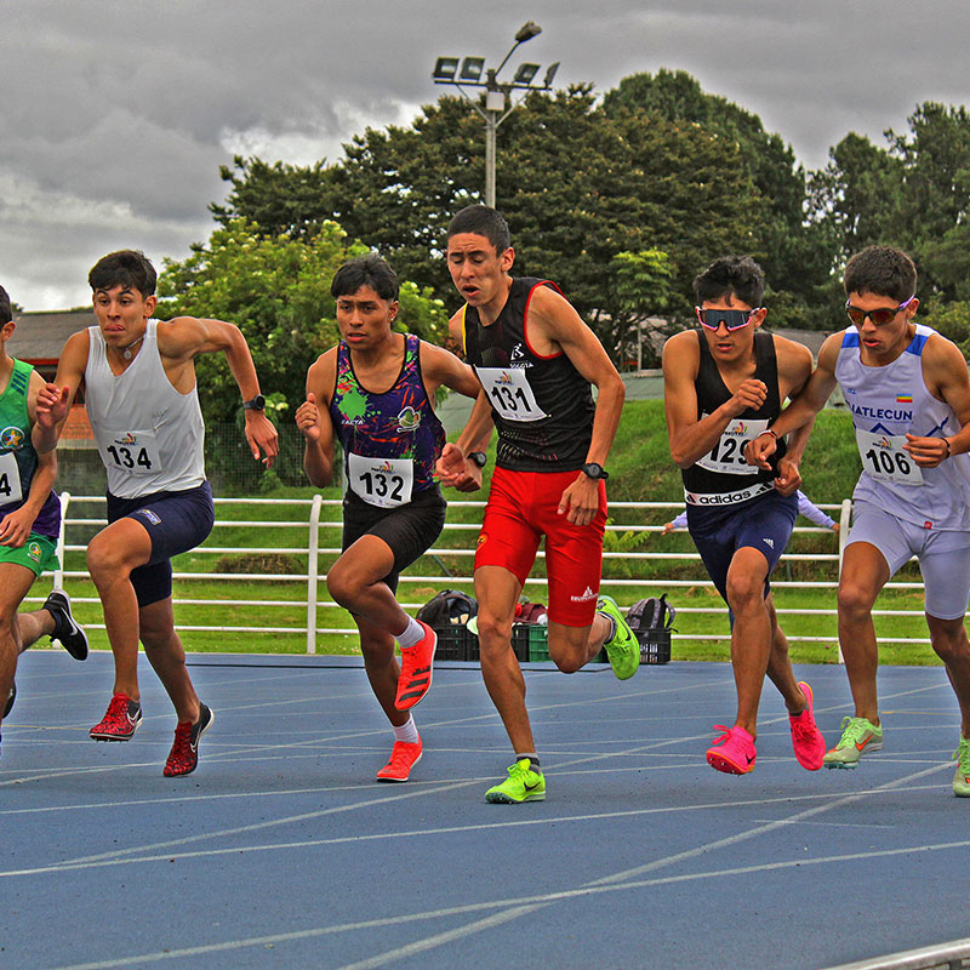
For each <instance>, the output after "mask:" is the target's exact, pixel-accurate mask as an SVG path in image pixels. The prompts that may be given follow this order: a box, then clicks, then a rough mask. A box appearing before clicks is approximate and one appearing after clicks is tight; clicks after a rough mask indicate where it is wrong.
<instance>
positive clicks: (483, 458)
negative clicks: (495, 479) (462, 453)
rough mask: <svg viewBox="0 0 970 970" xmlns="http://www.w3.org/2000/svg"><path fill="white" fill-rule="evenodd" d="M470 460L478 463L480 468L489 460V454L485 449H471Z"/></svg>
mask: <svg viewBox="0 0 970 970" xmlns="http://www.w3.org/2000/svg"><path fill="white" fill-rule="evenodd" d="M468 460H469V461H470V462H473V463H474V464H476V465H478V467H479V468H484V467H485V463H486V462H487V461H488V456H487V455H486V454H485V452H484V451H471V452H469V453H468Z"/></svg>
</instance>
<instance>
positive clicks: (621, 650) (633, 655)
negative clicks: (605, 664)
mask: <svg viewBox="0 0 970 970" xmlns="http://www.w3.org/2000/svg"><path fill="white" fill-rule="evenodd" d="M596 609H597V610H598V611H599V612H600V613H604V614H606V616H609V617H611V618H612V619H614V620H615V621H616V633H614V634H613V639H612V640H607V641H606V643H604V644H603V646H604V647H605V648H606V655H607V656H608V657H609V658H610V666H611V667H612V668H613V673H614V674H616V677H617V680H629V679H630V678H631V677H632V676H633V675H634V674H635V673H636V672H637V671H638V670H639V669H640V641H639V640H637V638H636V634H634V632H633V631H632V630H631V629H630V627H629V624H628V623H627V622H626V620H624V619H623V614H622V613H621V612H620V608H619V606H617V605H616V600H615V599H613V597H612V596H601V597H600V598H599V599H598V600H597V601H596Z"/></svg>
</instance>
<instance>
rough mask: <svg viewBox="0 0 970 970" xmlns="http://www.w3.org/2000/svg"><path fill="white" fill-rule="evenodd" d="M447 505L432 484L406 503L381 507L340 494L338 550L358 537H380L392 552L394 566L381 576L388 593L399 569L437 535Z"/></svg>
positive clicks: (417, 555)
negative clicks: (341, 513)
mask: <svg viewBox="0 0 970 970" xmlns="http://www.w3.org/2000/svg"><path fill="white" fill-rule="evenodd" d="M446 508H447V506H446V504H445V500H444V496H442V494H441V489H440V488H438V486H437V485H435V486H434V487H433V488H426V489H424V490H422V491H420V492H416V493H415V494H414V495H412V496H411V501H410V502H408V504H407V505H398V506H397V507H396V508H393V509H382V508H380V507H378V506H376V505H371V504H370V503H368V502H365V501H364V500H363V499H362V498H360V497H359V496H358V495H356V494H355V493H354V492H351V491H348V492H347V494H346V495H345V496H344V510H343V511H344V530H343V542H342V544H341V548H342V549H345V550H346V549H349V548H350V547H351V546H352V545H353V544H354V543H355V542H356V541H357V540H358V539H359V538H360V537H361V536H365V535H371V536H377V538H378V539H383V540H384V542H386V543H387V544H388V546H389V547H390V549H391V552H392V553H393V554H394V568H393V569H392V570H391V572H389V573H388V574H387V575H386V576H385V577H384V582H385V583H387V585H388V586H390V588H391V591H392V592H396V591H397V581H398V577H399V575H400V573H401V571H402V570H404V569H406V568H407V567H408V566H410V565H411V563H413V562H414V561H415V560H416V559H418V558H419V557H421V556H423V555H424V553H425V552H427V550H428V549H429V548H430V547H431V546H432V544H433V543H434V541H435V539H437V538H438V536H439V535H441V530H442V529H443V528H444V525H445V509H446Z"/></svg>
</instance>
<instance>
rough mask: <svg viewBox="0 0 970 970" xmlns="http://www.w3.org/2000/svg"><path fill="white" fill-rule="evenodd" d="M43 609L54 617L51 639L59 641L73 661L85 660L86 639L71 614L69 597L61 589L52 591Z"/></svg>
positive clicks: (82, 630)
mask: <svg viewBox="0 0 970 970" xmlns="http://www.w3.org/2000/svg"><path fill="white" fill-rule="evenodd" d="M43 608H44V609H45V610H47V612H48V613H50V615H51V616H52V617H54V632H53V633H52V634H51V639H52V640H59V641H60V643H61V646H62V647H63V648H64V649H65V650H66V651H67V652H68V653H69V654H70V655H71V656H72V657H73V658H74V659H75V660H85V659H86V658H87V655H88V637H87V634H86V633H85V632H84V628H83V627H81V626H80V625H78V623H77V622H76V621H75V619H74V616H73V615H72V614H71V597H70V596H68V595H67V593H66V592H64V590H63V589H55V590H52V591H51V594H50V596H48V597H47V599H46V601H45V602H44V607H43Z"/></svg>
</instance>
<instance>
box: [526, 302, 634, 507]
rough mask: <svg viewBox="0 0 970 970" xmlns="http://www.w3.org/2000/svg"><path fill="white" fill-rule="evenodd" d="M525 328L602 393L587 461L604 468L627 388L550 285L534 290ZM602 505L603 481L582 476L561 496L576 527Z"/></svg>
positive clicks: (541, 350) (589, 332) (600, 347)
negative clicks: (558, 351) (600, 489)
mask: <svg viewBox="0 0 970 970" xmlns="http://www.w3.org/2000/svg"><path fill="white" fill-rule="evenodd" d="M527 326H528V335H529V339H530V340H535V341H536V344H537V345H538V346H537V350H538V352H539V353H546V352H548V350H553V351H555V350H561V351H562V352H563V353H564V354H565V355H566V356H567V357H568V358H569V360H570V362H571V363H572V365H573V367H575V368H576V370H577V371H579V373H580V374H581V375H582V376H583V377H584V378H586V380H587V381H589V382H590V383H591V384H595V385H596V387H597V389H598V391H599V393H598V395H597V398H596V411H595V413H594V415H593V431H592V435H591V438H590V443H589V449H588V450H587V453H586V461H587V462H592V463H595V464H597V465H606V463H607V459H608V458H609V456H610V449H611V448H612V447H613V439H614V438H615V437H616V429H617V428H618V427H619V424H620V413H621V412H622V410H623V402H624V400H625V399H626V385H625V384H624V383H623V381H622V379H621V378H620V375H619V374H618V373H617V370H616V368H615V367H614V366H613V362H612V361H611V360H610V358H609V356H607V353H606V351H605V350H604V349H603V345H602V344H601V343H600V342H599V340H598V339H597V338H596V335H595V334H594V333H593V331H592V330H590V328H589V327H587V326H586V324H585V323H584V322H583V320H582V318H581V317H580V315H579V314H578V313H577V312H576V310H575V309H574V308H573V306H572V304H570V303H569V302H568V301H567V300H566V299H565V298H564V297H562V296H561V295H560V294H559V293H557V292H556V291H555V290H552V289H550V288H549V287H547V286H541V287H538V288H537V289H536V290H535V291H534V292H533V294H532V302H531V304H530V306H529V318H528V324H527ZM543 345H546V347H544V346H543ZM546 348H548V349H546ZM599 501H600V500H599V482H598V481H596V480H594V479H592V478H590V477H589V476H587V475H585V474H583V473H582V472H579V473H578V474H577V476H576V480H575V481H574V482H573V483H572V484H571V485H569V486H568V487H567V488H566V489H565V490H564V491H563V493H562V497H561V499H560V501H559V514H560V515H565V516H566V520H567V521H568V522H572V523H574V524H575V525H589V524H590V523H591V522H592V521H593V519H594V517H595V516H596V513H597V512H598V510H599Z"/></svg>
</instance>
